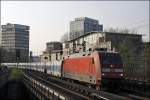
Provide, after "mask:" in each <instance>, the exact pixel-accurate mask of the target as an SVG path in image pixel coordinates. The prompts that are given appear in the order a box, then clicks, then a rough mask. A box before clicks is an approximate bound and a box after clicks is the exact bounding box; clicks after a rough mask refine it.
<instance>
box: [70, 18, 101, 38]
mask: <svg viewBox="0 0 150 100" xmlns="http://www.w3.org/2000/svg"><path fill="white" fill-rule="evenodd" d="M100 31H103V25H99V22H98V20H95V19H91V18H88V17H80V18H75V21H71V22H70V40H73V39H75V38H77V37H80V36H82V35H85V34H87V33H88V32H100Z"/></svg>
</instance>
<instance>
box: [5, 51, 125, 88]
mask: <svg viewBox="0 0 150 100" xmlns="http://www.w3.org/2000/svg"><path fill="white" fill-rule="evenodd" d="M3 64H4V65H6V66H8V67H14V66H17V67H19V68H23V69H25V68H27V69H31V70H37V71H40V72H44V73H47V74H49V75H51V76H55V77H58V78H62V79H65V80H71V81H74V82H79V83H81V84H86V85H88V86H92V87H94V88H96V89H97V90H99V89H100V88H101V87H102V86H103V84H105V85H112V83H113V84H119V82H120V80H122V79H123V78H124V75H123V63H122V61H121V57H120V55H119V53H117V52H108V51H98V50H97V51H93V52H83V53H77V54H73V55H69V56H65V57H64V58H63V60H61V61H53V62H47V63H18V64H16V63H3ZM114 82H115V83H114Z"/></svg>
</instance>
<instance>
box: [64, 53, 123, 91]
mask: <svg viewBox="0 0 150 100" xmlns="http://www.w3.org/2000/svg"><path fill="white" fill-rule="evenodd" d="M62 65H63V67H62V77H64V78H68V79H73V80H77V81H79V82H81V83H85V84H88V85H90V86H93V87H95V88H96V89H97V90H98V89H100V87H101V86H102V83H104V84H107V83H108V85H110V84H109V83H111V82H114V81H115V82H116V81H117V82H119V81H120V79H122V78H123V64H122V61H121V57H120V55H119V53H116V52H108V51H94V52H92V53H89V52H88V53H82V54H81V53H78V54H76V55H72V56H70V57H68V58H66V59H65V60H64V61H63V64H62ZM111 84H112V83H111Z"/></svg>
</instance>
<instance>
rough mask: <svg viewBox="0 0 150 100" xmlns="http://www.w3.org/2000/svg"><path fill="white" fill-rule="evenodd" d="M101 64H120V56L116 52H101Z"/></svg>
mask: <svg viewBox="0 0 150 100" xmlns="http://www.w3.org/2000/svg"><path fill="white" fill-rule="evenodd" d="M100 57H101V61H102V64H122V61H121V57H120V55H119V54H117V53H102V54H101V56H100Z"/></svg>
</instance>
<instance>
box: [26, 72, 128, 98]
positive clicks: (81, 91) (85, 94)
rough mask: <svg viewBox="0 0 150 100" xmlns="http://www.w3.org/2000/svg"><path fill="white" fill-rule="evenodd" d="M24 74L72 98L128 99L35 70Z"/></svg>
mask: <svg viewBox="0 0 150 100" xmlns="http://www.w3.org/2000/svg"><path fill="white" fill-rule="evenodd" d="M25 75H28V77H32V78H34V79H36V80H38V81H40V82H41V83H42V84H44V85H45V86H47V87H51V89H53V90H55V91H57V93H58V94H61V95H63V96H65V98H69V99H72V100H96V99H97V100H99V99H101V100H128V98H126V97H122V96H118V95H115V94H112V93H108V92H104V91H96V90H95V89H92V88H88V87H86V86H82V85H80V84H75V83H71V82H68V81H65V80H62V79H59V78H55V77H51V76H49V75H47V74H44V73H42V72H37V71H31V70H26V71H25Z"/></svg>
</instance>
